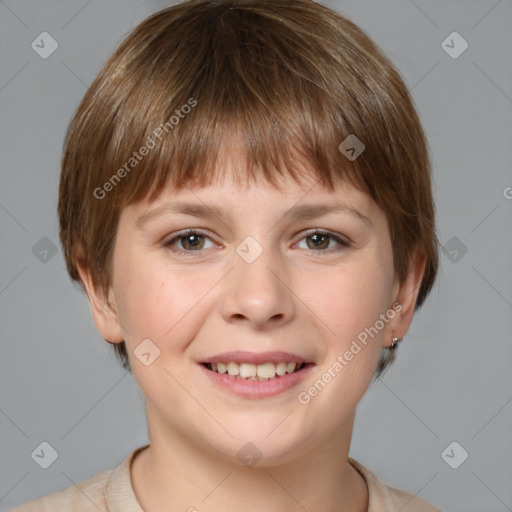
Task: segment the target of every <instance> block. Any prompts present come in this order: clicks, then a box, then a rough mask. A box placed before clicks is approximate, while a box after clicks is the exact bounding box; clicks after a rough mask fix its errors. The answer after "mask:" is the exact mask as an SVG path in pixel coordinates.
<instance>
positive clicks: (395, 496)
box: [348, 457, 441, 512]
mask: <svg viewBox="0 0 512 512" xmlns="http://www.w3.org/2000/svg"><path fill="white" fill-rule="evenodd" d="M348 460H349V463H350V464H351V465H352V466H353V467H354V468H355V469H357V470H358V471H359V473H361V475H363V478H364V479H365V480H366V484H367V486H368V512H398V511H400V512H441V511H440V510H439V509H438V508H436V507H434V505H432V504H431V503H428V502H427V501H425V500H423V499H422V498H420V497H419V496H416V495H414V494H411V493H408V492H406V491H402V490H400V489H395V488H394V487H389V486H388V485H386V484H384V483H383V482H382V481H381V480H379V478H378V477H377V476H376V475H375V474H374V473H372V472H371V471H370V470H369V469H367V468H366V467H364V466H363V465H362V464H361V463H360V462H358V461H357V460H355V459H352V458H351V457H349V459H348Z"/></svg>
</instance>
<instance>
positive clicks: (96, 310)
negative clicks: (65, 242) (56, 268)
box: [75, 247, 124, 343]
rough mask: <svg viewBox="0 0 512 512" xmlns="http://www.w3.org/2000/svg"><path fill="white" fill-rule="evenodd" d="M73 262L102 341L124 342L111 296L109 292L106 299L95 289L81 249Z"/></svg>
mask: <svg viewBox="0 0 512 512" xmlns="http://www.w3.org/2000/svg"><path fill="white" fill-rule="evenodd" d="M75 262H76V266H77V269H78V273H79V274H80V278H81V279H82V283H83V284H84V287H85V289H86V292H87V297H88V298H89V303H90V306H91V313H92V316H93V319H94V323H95V324H96V327H97V328H98V330H99V331H100V333H101V335H102V337H103V339H104V340H105V341H108V342H109V343H120V342H122V341H124V336H123V331H122V329H121V325H120V324H119V321H118V319H117V313H116V308H115V301H114V297H113V294H112V293H110V292H109V296H108V297H106V296H105V294H104V293H103V292H101V291H99V290H97V289H96V288H95V286H94V283H93V281H92V278H91V273H90V271H89V269H88V267H87V260H86V257H85V253H84V251H83V249H82V248H81V247H80V248H79V249H78V250H77V251H76V259H75Z"/></svg>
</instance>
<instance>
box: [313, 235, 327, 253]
mask: <svg viewBox="0 0 512 512" xmlns="http://www.w3.org/2000/svg"><path fill="white" fill-rule="evenodd" d="M309 239H311V240H312V241H313V246H312V247H311V246H310V249H318V248H321V249H325V248H326V247H328V246H329V237H328V236H326V235H323V234H321V233H315V234H314V235H311V236H309V237H308V240H309ZM325 242H327V243H325ZM308 245H310V244H309V243H308Z"/></svg>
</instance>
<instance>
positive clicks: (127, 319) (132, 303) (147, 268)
mask: <svg viewBox="0 0 512 512" xmlns="http://www.w3.org/2000/svg"><path fill="white" fill-rule="evenodd" d="M117 270H118V276H119V279H118V281H117V287H116V304H118V315H119V320H120V322H121V323H122V325H123V327H124V328H125V330H126V331H127V335H126V339H125V341H126V342H127V344H128V345H131V346H133V347H135V346H136V345H137V344H138V343H140V342H141V341H142V340H143V339H145V338H149V339H151V340H152V341H153V342H154V343H155V344H156V345H157V346H158V347H159V348H160V349H161V350H164V349H165V350H169V349H171V350H172V349H179V348H180V347H179V346H177V345H176V344H175V343H170V342H171V341H176V340H181V344H186V343H187V342H188V340H189V339H191V338H192V337H193V329H194V328H195V327H194V326H198V325H200V322H199V321H198V318H197V317H198V315H200V313H201V299H202V297H204V296H205V294H206V293H207V292H208V290H209V289H210V288H212V286H213V285H214V283H215V279H213V277H211V276H210V277H209V278H205V276H204V275H203V274H202V273H200V272H191V271H188V270H177V269H175V268H170V266H169V265H168V264H165V262H159V261H158V260H156V259H152V258H150V257H147V258H143V257H140V258H135V257H133V258H131V259H130V260H126V261H124V262H123V263H122V264H120V265H119V267H118V268H117ZM125 276H129V277H128V278H126V277H125ZM210 281H211V282H210Z"/></svg>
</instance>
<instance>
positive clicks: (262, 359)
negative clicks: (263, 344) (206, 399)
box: [200, 351, 308, 364]
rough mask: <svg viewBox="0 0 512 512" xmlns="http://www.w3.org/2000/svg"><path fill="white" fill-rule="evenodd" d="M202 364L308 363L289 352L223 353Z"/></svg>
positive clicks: (202, 361)
mask: <svg viewBox="0 0 512 512" xmlns="http://www.w3.org/2000/svg"><path fill="white" fill-rule="evenodd" d="M200 362H201V363H202V364H206V363H215V364H217V363H229V362H235V363H252V364H264V363H274V364H277V363H281V362H286V363H292V362H293V363H297V364H302V363H307V362H308V361H307V360H306V359H305V358H304V357H301V356H299V355H297V354H292V353H290V352H260V353H256V352H245V351H239V352H224V353H223V354H219V355H217V356H212V357H209V358H205V359H203V360H201V361H200Z"/></svg>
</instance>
